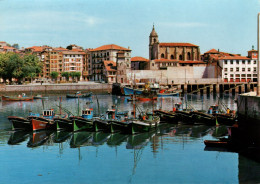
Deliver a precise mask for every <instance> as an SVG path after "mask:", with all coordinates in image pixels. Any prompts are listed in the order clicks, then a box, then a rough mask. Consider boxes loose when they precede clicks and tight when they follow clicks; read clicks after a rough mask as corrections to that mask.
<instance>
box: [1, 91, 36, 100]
mask: <svg viewBox="0 0 260 184" xmlns="http://www.w3.org/2000/svg"><path fill="white" fill-rule="evenodd" d="M2 100H3V101H31V100H33V96H26V95H25V93H22V95H18V96H2Z"/></svg>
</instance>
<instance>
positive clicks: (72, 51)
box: [62, 50, 86, 54]
mask: <svg viewBox="0 0 260 184" xmlns="http://www.w3.org/2000/svg"><path fill="white" fill-rule="evenodd" d="M62 53H63V54H86V53H85V52H82V51H80V52H79V51H74V50H66V51H63V52H62Z"/></svg>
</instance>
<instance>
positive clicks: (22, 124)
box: [7, 116, 32, 130]
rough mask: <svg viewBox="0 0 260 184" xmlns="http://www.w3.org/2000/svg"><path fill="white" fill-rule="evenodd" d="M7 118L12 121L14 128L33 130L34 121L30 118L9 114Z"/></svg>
mask: <svg viewBox="0 0 260 184" xmlns="http://www.w3.org/2000/svg"><path fill="white" fill-rule="evenodd" d="M7 119H8V120H9V121H10V122H11V123H12V130H32V123H31V120H30V119H28V118H24V117H18V116H8V117H7Z"/></svg>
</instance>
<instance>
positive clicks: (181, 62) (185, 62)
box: [179, 61, 206, 64]
mask: <svg viewBox="0 0 260 184" xmlns="http://www.w3.org/2000/svg"><path fill="white" fill-rule="evenodd" d="M179 63H180V64H206V63H205V62H203V61H179Z"/></svg>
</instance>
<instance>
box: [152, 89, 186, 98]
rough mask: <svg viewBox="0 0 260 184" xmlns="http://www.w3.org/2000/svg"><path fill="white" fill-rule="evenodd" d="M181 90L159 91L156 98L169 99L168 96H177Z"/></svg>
mask: <svg viewBox="0 0 260 184" xmlns="http://www.w3.org/2000/svg"><path fill="white" fill-rule="evenodd" d="M181 92H182V90H161V91H159V93H157V96H158V97H170V96H179V94H180V93H181Z"/></svg>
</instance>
